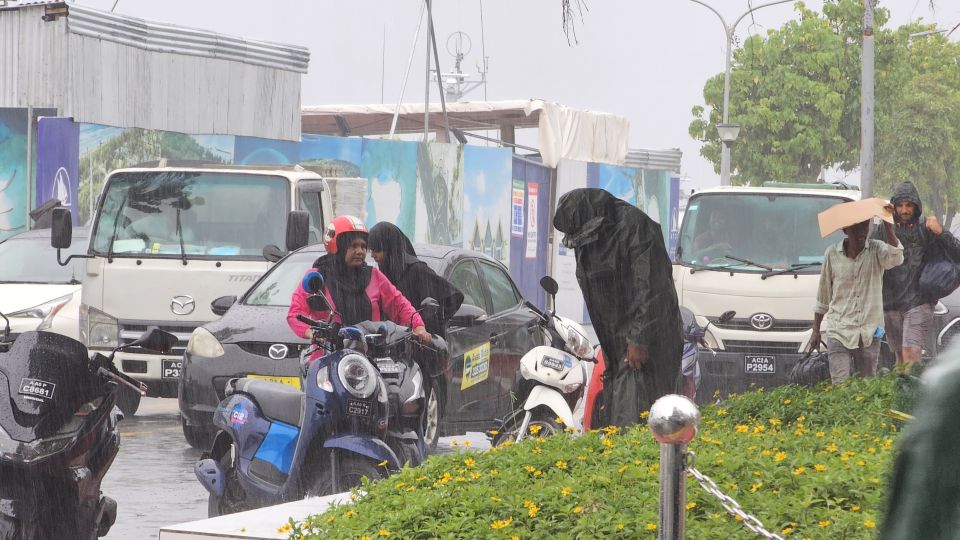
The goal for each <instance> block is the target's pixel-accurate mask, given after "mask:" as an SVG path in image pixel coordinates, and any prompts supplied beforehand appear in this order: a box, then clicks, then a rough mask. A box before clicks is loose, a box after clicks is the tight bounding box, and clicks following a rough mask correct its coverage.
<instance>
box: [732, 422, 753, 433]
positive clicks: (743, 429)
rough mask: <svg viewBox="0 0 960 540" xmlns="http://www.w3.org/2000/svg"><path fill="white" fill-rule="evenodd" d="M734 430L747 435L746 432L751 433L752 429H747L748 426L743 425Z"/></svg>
mask: <svg viewBox="0 0 960 540" xmlns="http://www.w3.org/2000/svg"><path fill="white" fill-rule="evenodd" d="M734 429H736V430H737V433H746V432H748V431H750V428H749V427H747V426H745V425H743V424H740V425H738V426H737V427H736V428H734Z"/></svg>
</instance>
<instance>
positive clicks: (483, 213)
mask: <svg viewBox="0 0 960 540" xmlns="http://www.w3.org/2000/svg"><path fill="white" fill-rule="evenodd" d="M463 176H464V179H465V182H464V187H463V225H464V227H463V228H464V243H463V245H464V247H466V248H468V249H472V250H474V251H480V252H482V253H485V254H487V255H489V256H491V257H493V258H494V259H497V260H499V261H502V262H503V263H504V264H506V263H508V262H509V260H510V223H511V204H512V203H511V196H512V195H513V160H512V153H511V152H510V151H509V150H505V149H503V148H495V147H485V146H466V147H464V151H463Z"/></svg>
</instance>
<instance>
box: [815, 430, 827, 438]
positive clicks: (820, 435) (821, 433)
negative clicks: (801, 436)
mask: <svg viewBox="0 0 960 540" xmlns="http://www.w3.org/2000/svg"><path fill="white" fill-rule="evenodd" d="M826 435H827V434H826V433H824V432H822V431H818V432H817V437H825V436H826Z"/></svg>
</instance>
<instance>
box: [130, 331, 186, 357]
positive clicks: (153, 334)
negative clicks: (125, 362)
mask: <svg viewBox="0 0 960 540" xmlns="http://www.w3.org/2000/svg"><path fill="white" fill-rule="evenodd" d="M176 344H177V336H175V335H173V334H171V333H170V332H164V331H163V330H161V329H159V328H157V327H156V326H151V327H149V328H147V331H146V332H144V333H143V334H142V335H141V336H140V337H139V338H137V339H136V340H135V341H131V342H130V343H127V344H126V345H121V346H120V347H117V350H119V349H126V348H128V347H140V348H141V349H147V350H149V351H155V352H160V353H166V352H170V351H171V350H172V349H173V347H174V346H175V345H176Z"/></svg>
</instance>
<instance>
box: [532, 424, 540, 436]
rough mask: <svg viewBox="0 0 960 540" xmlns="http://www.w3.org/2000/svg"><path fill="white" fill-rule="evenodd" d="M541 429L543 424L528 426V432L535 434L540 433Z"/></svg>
mask: <svg viewBox="0 0 960 540" xmlns="http://www.w3.org/2000/svg"><path fill="white" fill-rule="evenodd" d="M541 429H543V426H539V425H534V426H530V433H532V434H534V435H536V434H537V433H540V430H541Z"/></svg>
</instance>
